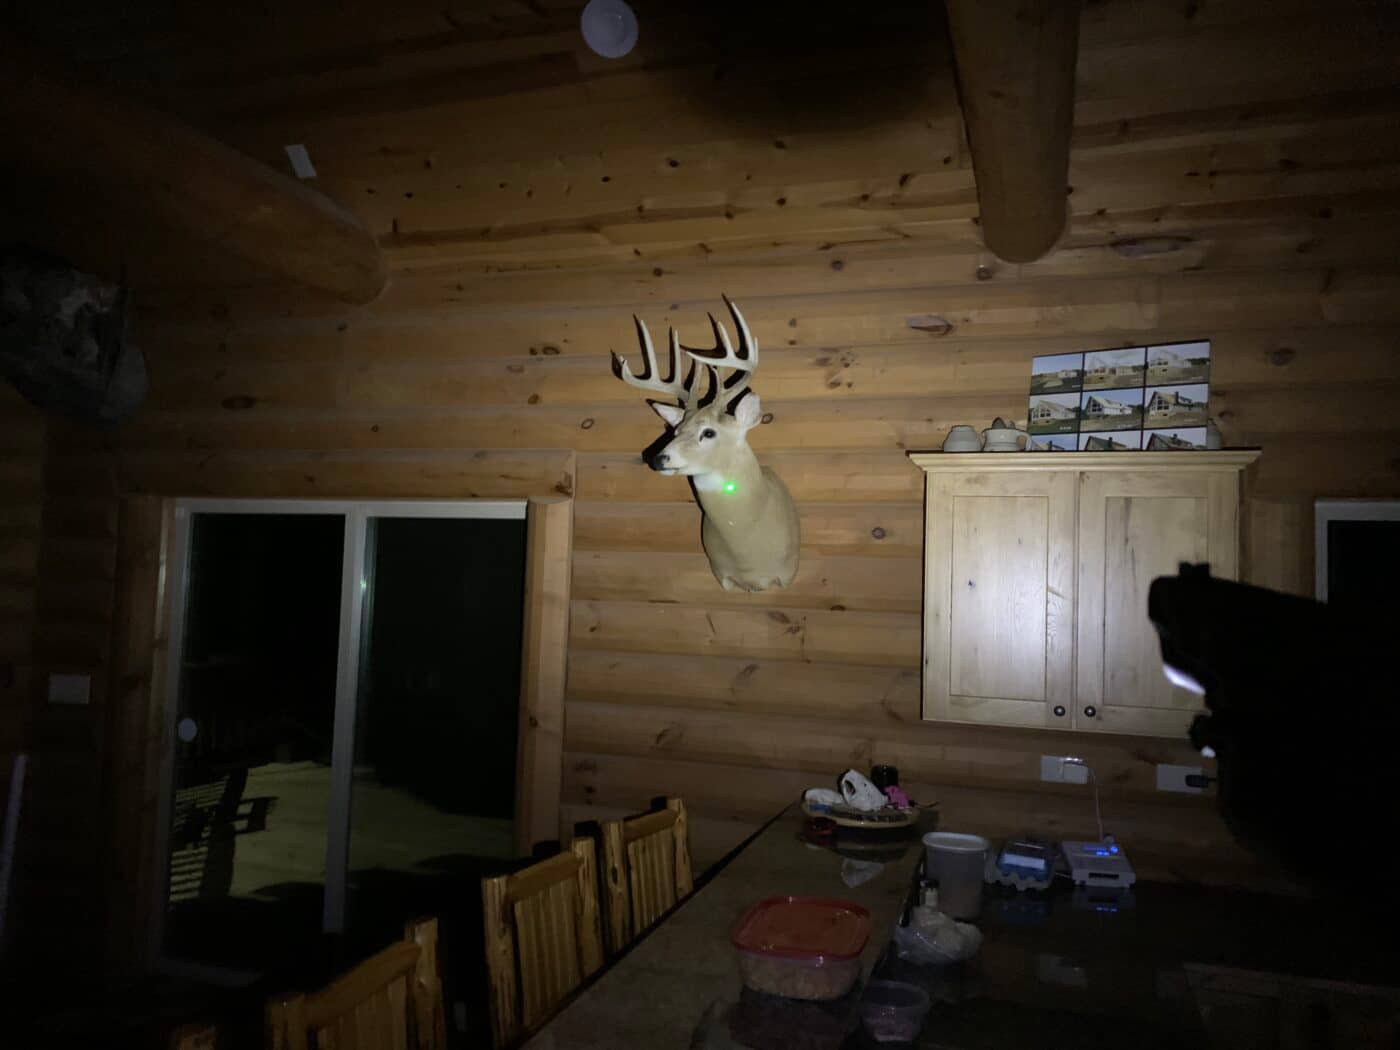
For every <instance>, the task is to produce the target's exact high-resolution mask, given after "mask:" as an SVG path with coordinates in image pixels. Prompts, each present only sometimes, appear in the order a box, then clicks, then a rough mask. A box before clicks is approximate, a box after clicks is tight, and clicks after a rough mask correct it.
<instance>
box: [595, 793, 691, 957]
mask: <svg viewBox="0 0 1400 1050" xmlns="http://www.w3.org/2000/svg"><path fill="white" fill-rule="evenodd" d="M603 872H604V885H605V886H606V888H607V894H606V900H607V906H608V915H607V929H608V948H609V950H610V951H612V952H614V953H616V952H620V951H622V950H623V949H624V948H626V947H627V945H629V944H630V943H632V941H633V939H635V938H636V937H637V936H639V935H640V934H641V933H643V932H645V931H646V930H647V929H648V928H649V927H650V926H652V925H653V924H655V923H656V921H657V920H658V919H660V918H661V917H662V916H663V915H665V914H666V913H667V912H668V911H670V910H671V909H672V908H673V907H675V906H676V903H677V902H678V901H681V900H684V899H685V898H686V897H687V896H689V895H690V893H691V891H692V890H693V889H694V888H695V886H694V878H693V875H692V871H691V865H690V839H689V825H688V823H687V821H686V815H685V803H684V802H682V801H681V800H680V799H678V798H669V799H667V800H666V808H665V809H662V810H658V811H657V812H655V813H648V814H646V815H645V816H641V817H636V818H633V819H632V820H610V821H606V822H604V824H603Z"/></svg>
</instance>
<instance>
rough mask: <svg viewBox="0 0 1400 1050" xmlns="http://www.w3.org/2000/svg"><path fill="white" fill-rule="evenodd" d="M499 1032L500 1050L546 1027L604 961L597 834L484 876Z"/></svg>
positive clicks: (494, 1031) (494, 1027)
mask: <svg viewBox="0 0 1400 1050" xmlns="http://www.w3.org/2000/svg"><path fill="white" fill-rule="evenodd" d="M481 906H482V912H483V917H484V928H485V931H486V971H487V976H488V978H489V980H490V984H491V988H490V993H491V1035H492V1038H493V1041H494V1043H495V1045H496V1047H497V1048H498V1050H499V1048H503V1047H506V1046H510V1045H511V1044H513V1043H515V1042H517V1041H519V1040H520V1039H521V1038H522V1037H524V1036H525V1035H528V1034H529V1033H530V1032H532V1031H534V1030H535V1029H537V1028H539V1027H540V1026H541V1025H542V1024H543V1023H544V1022H545V1021H547V1020H548V1019H549V1018H550V1016H551V1015H552V1014H553V1013H554V1012H555V1010H556V1009H558V1007H559V1006H560V1004H562V1003H563V1001H564V1000H565V999H566V998H567V997H568V995H569V993H570V992H572V991H573V990H574V989H575V988H577V987H578V986H579V985H581V984H582V983H583V982H584V980H586V979H587V978H588V977H590V976H592V975H593V974H594V973H597V972H598V970H599V969H601V968H602V965H603V930H602V917H601V916H600V914H599V911H598V862H597V853H596V847H595V846H594V844H593V840H592V839H588V838H581V839H575V840H574V841H573V842H572V843H571V844H570V845H569V848H568V849H567V850H565V851H564V852H563V853H560V854H558V855H556V856H553V857H550V858H549V859H548V860H542V861H540V862H539V863H538V864H532V865H530V866H529V867H528V868H524V869H522V870H521V871H517V872H515V873H514V874H513V875H499V876H496V877H495V878H489V879H482V880H481Z"/></svg>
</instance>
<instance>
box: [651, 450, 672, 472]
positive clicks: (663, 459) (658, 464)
mask: <svg viewBox="0 0 1400 1050" xmlns="http://www.w3.org/2000/svg"><path fill="white" fill-rule="evenodd" d="M670 462H671V454H670V453H669V452H658V453H657V454H656V455H654V456H652V457H651V469H652V470H663V469H664V468H665V467H666V465H667V464H669V463H670Z"/></svg>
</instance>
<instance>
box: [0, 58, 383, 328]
mask: <svg viewBox="0 0 1400 1050" xmlns="http://www.w3.org/2000/svg"><path fill="white" fill-rule="evenodd" d="M0 125H3V126H4V127H5V129H6V131H5V136H4V141H3V144H0V152H3V155H4V157H5V159H6V161H7V162H8V163H9V164H10V165H11V166H12V167H14V168H16V169H20V170H24V171H25V172H27V173H28V174H30V175H39V176H41V177H52V178H54V179H61V180H64V181H65V182H66V183H67V184H69V185H75V186H78V187H82V189H83V191H84V193H85V194H86V195H87V197H88V199H87V200H84V201H77V200H75V201H74V202H73V205H74V210H80V209H81V208H84V207H89V208H101V207H104V203H105V202H107V201H109V200H113V199H117V200H120V201H121V202H122V204H123V205H124V207H125V210H126V213H127V214H135V215H140V216H142V217H143V218H144V219H148V220H151V221H153V222H156V223H163V224H165V225H166V226H168V227H170V228H172V229H179V230H184V231H188V232H189V233H190V234H191V235H192V236H194V237H196V238H197V239H199V240H200V241H203V242H205V243H209V244H214V245H217V246H219V247H220V248H223V249H225V250H227V251H229V252H230V253H232V254H234V255H237V256H239V257H240V258H242V259H245V260H247V261H248V262H251V263H253V264H255V265H257V266H260V267H262V268H264V269H266V270H269V271H272V272H274V273H277V274H279V275H281V276H283V277H286V278H289V279H291V280H293V281H296V282H297V283H299V284H303V285H307V286H310V287H312V288H317V289H320V290H321V291H324V292H328V293H330V294H331V295H333V296H335V297H336V298H338V299H341V300H343V301H345V302H350V303H367V302H369V301H371V300H372V299H374V298H375V297H376V296H378V295H379V293H380V292H381V291H383V289H384V286H385V284H386V283H387V281H388V266H387V263H386V261H385V258H384V254H383V252H382V251H381V250H380V247H379V244H378V243H377V242H376V240H375V237H374V234H373V233H371V232H370V230H369V228H368V227H367V226H366V225H365V224H364V222H363V221H361V219H360V218H359V217H358V216H356V215H355V214H353V213H352V212H350V211H349V210H348V209H346V208H344V207H343V206H341V205H340V204H338V203H336V202H335V201H333V200H331V199H329V198H327V197H325V196H323V195H322V194H320V193H317V192H316V191H314V190H312V189H310V188H309V187H307V186H305V185H303V184H302V183H300V182H298V181H297V180H296V179H293V178H291V177H289V176H287V175H284V174H282V173H281V172H278V171H274V170H273V169H272V168H270V167H268V166H267V165H265V164H262V163H260V162H259V161H256V160H254V159H253V158H251V157H249V156H247V155H246V154H243V153H240V152H239V151H238V150H235V149H233V148H232V147H230V146H227V145H225V144H224V143H222V142H219V141H217V140H215V139H213V138H210V137H209V136H208V135H206V134H204V133H203V132H201V131H197V130H195V129H194V128H191V127H189V126H188V125H185V124H183V123H181V122H180V121H178V120H176V119H175V118H173V117H171V116H168V115H166V114H164V113H161V112H159V111H157V110H154V109H151V108H149V107H147V106H145V105H142V104H140V103H136V102H132V101H128V100H125V99H122V98H120V97H118V96H117V95H116V94H114V93H113V92H112V91H111V90H110V89H108V88H107V87H105V86H104V85H100V84H96V83H90V82H87V81H85V80H84V79H82V78H79V77H77V76H74V75H72V74H70V73H68V72H66V71H64V70H63V68H62V63H61V62H59V61H56V60H55V59H54V58H52V57H50V56H48V55H45V54H43V53H42V52H40V51H38V50H36V49H34V48H32V47H30V46H29V45H28V44H27V43H25V42H23V41H21V40H19V39H18V38H15V37H13V36H11V35H9V34H7V33H5V32H4V31H2V30H0Z"/></svg>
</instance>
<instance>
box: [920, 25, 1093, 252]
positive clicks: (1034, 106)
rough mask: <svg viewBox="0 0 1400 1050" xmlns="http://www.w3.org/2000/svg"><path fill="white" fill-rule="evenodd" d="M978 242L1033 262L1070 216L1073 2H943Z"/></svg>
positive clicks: (1076, 45)
mask: <svg viewBox="0 0 1400 1050" xmlns="http://www.w3.org/2000/svg"><path fill="white" fill-rule="evenodd" d="M947 5H948V22H949V25H950V27H951V29H952V39H953V57H954V60H955V62H956V64H957V73H958V90H959V94H960V95H961V97H962V108H963V117H964V120H965V121H966V123H967V137H968V141H969V143H970V145H971V147H972V168H973V173H974V174H975V175H976V178H977V200H978V206H979V209H980V212H981V222H982V236H983V239H984V240H985V242H986V245H987V247H988V248H989V249H990V250H991V251H992V252H994V253H996V255H997V256H998V257H999V258H1002V259H1005V260H1006V261H1007V262H1013V263H1024V262H1032V261H1033V260H1035V259H1039V258H1040V257H1041V256H1042V255H1044V254H1045V253H1046V252H1048V251H1049V250H1050V249H1051V248H1053V247H1054V246H1055V243H1056V241H1058V240H1059V238H1060V235H1061V234H1062V233H1063V232H1064V229H1065V224H1066V221H1067V219H1068V215H1069V204H1068V196H1069V141H1070V132H1071V130H1072V127H1073V123H1074V67H1075V59H1076V57H1077V55H1078V51H1079V7H1080V4H1079V0H947Z"/></svg>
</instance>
